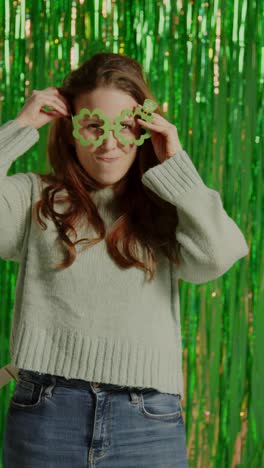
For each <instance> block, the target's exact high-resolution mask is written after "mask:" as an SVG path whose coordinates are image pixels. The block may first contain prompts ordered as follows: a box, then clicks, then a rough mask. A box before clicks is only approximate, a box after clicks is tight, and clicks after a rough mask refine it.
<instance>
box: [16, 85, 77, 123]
mask: <svg viewBox="0 0 264 468" xmlns="http://www.w3.org/2000/svg"><path fill="white" fill-rule="evenodd" d="M43 106H48V107H51V108H53V109H54V110H53V111H46V110H44V109H42V107H43ZM69 115H70V111H69V105H68V103H67V100H66V98H65V97H64V96H62V95H61V94H60V92H59V91H58V89H57V88H56V87H55V86H51V87H49V88H46V89H43V90H40V91H38V90H36V89H34V90H33V92H32V94H31V95H30V96H29V98H28V99H27V101H26V103H25V105H24V107H22V109H21V111H20V113H19V114H18V115H17V117H16V118H15V120H18V121H19V122H20V123H21V125H22V126H24V127H26V126H28V125H30V126H31V127H35V128H36V129H38V128H40V127H43V125H45V124H47V123H49V122H51V121H52V120H53V119H57V118H59V117H68V116H69Z"/></svg>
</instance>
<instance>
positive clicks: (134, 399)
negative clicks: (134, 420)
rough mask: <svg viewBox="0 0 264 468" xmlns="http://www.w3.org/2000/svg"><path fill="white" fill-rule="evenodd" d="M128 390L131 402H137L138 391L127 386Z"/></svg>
mask: <svg viewBox="0 0 264 468" xmlns="http://www.w3.org/2000/svg"><path fill="white" fill-rule="evenodd" d="M128 392H129V396H130V400H131V401H132V403H133V404H137V403H138V401H139V398H140V396H139V395H138V393H137V392H136V390H134V389H133V388H131V387H129V388H128Z"/></svg>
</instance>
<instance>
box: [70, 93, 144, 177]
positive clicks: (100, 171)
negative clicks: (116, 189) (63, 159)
mask: <svg viewBox="0 0 264 468" xmlns="http://www.w3.org/2000/svg"><path fill="white" fill-rule="evenodd" d="M137 104H138V103H137V101H135V99H134V98H132V97H131V96H130V95H129V94H126V93H125V92H123V91H120V90H117V89H113V88H97V89H96V90H94V91H92V92H89V93H85V94H82V95H80V96H79V97H78V98H76V99H75V115H77V114H79V112H80V111H81V109H82V108H87V109H89V110H90V111H91V110H93V109H95V108H97V107H99V108H100V109H101V110H102V111H103V113H104V114H105V115H106V116H107V117H108V118H109V119H110V122H111V124H113V123H114V120H115V118H116V117H118V116H119V115H120V114H121V112H122V111H123V110H124V109H131V110H132V111H134V110H135V108H136V106H137ZM74 143H75V148H76V153H77V157H78V160H79V161H80V163H81V165H82V167H83V168H84V169H85V171H87V172H88V174H89V175H90V176H91V177H93V178H94V179H95V180H96V181H97V182H100V183H101V184H103V185H105V186H113V185H114V184H116V183H117V182H118V181H120V180H121V179H122V178H123V177H124V176H125V175H126V174H127V172H128V170H129V168H130V167H131V166H132V164H133V162H134V160H135V158H136V155H137V149H138V147H137V145H135V144H134V143H132V144H128V145H123V144H122V143H121V142H120V141H119V140H117V139H116V138H115V136H114V134H113V131H112V130H111V131H110V132H109V135H108V138H107V139H105V140H103V142H102V144H101V145H100V146H94V145H87V146H84V145H82V144H81V142H80V140H78V139H76V138H74ZM98 157H105V158H116V157H118V158H119V159H116V160H115V161H113V162H110V163H109V162H105V161H103V160H100V159H97V158H98Z"/></svg>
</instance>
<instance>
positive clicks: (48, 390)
mask: <svg viewBox="0 0 264 468" xmlns="http://www.w3.org/2000/svg"><path fill="white" fill-rule="evenodd" d="M56 383H57V379H56V375H51V382H50V383H49V385H48V386H47V387H46V388H45V391H44V393H45V395H46V396H47V397H48V398H50V397H52V392H53V389H54V388H55V387H56Z"/></svg>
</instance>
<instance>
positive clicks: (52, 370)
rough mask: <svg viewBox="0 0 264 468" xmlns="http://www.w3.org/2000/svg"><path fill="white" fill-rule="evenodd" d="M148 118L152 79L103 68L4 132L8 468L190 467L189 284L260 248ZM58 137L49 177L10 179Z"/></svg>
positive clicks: (0, 136) (127, 64)
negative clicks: (44, 142)
mask: <svg viewBox="0 0 264 468" xmlns="http://www.w3.org/2000/svg"><path fill="white" fill-rule="evenodd" d="M147 100H150V101H147ZM149 102H152V104H153V102H154V104H155V99H154V97H153V95H152V94H151V92H150V90H149V87H148V83H147V79H146V78H145V77H144V73H143V71H142V68H141V66H140V64H138V63H137V62H136V61H135V60H134V59H132V58H130V57H127V56H124V55H119V54H114V53H99V54H96V55H94V56H93V57H92V58H91V59H90V60H88V61H87V62H85V63H84V64H83V65H82V66H81V67H80V68H78V69H77V70H75V71H73V72H71V73H70V74H69V75H68V76H67V77H66V78H65V79H64V81H63V84H62V86H61V87H60V88H55V87H50V88H47V89H44V90H40V91H33V93H32V95H31V96H30V97H29V99H28V101H27V102H26V104H25V106H24V107H23V109H22V110H21V112H20V113H19V115H18V116H17V118H16V119H15V120H11V121H9V122H7V123H5V124H4V125H3V126H2V127H1V129H0V148H1V152H0V169H1V171H2V175H1V190H0V200H1V201H0V220H1V241H0V256H1V257H2V258H4V259H7V260H12V261H17V262H19V263H20V272H19V276H18V282H17V290H16V301H15V308H14V316H13V324H12V332H11V354H12V364H13V365H14V366H16V367H17V368H18V369H19V374H18V383H17V385H16V388H15V391H14V394H13V396H12V398H11V401H10V405H9V408H8V414H7V420H6V428H5V433H4V443H3V464H4V468H7V467H8V468H13V467H17V466H19V467H36V466H38V468H41V467H44V466H49V467H63V468H67V467H71V468H72V467H73V466H78V467H82V466H83V467H85V466H91V467H94V466H100V467H101V468H112V467H113V468H118V467H120V468H121V467H122V468H124V467H126V468H129V467H133V468H134V467H135V466H137V467H144V468H146V467H151V468H155V467H161V466H164V467H166V468H170V467H171V468H172V467H173V468H176V467H179V468H183V467H186V466H188V464H187V456H186V438H185V428H184V421H183V415H182V406H181V400H182V398H183V377H182V367H181V352H182V350H181V328H180V310H179V293H178V280H179V279H183V280H185V281H189V282H191V283H195V284H199V283H205V282H207V281H210V280H213V279H215V278H217V277H219V276H221V275H223V274H224V273H225V272H226V271H227V270H228V269H229V268H230V267H231V266H232V265H233V264H234V263H235V262H236V261H237V260H239V259H240V258H242V257H244V256H245V255H247V254H248V246H247V243H246V241H245V239H244V236H243V234H242V232H241V231H240V229H239V228H238V226H237V225H236V224H235V222H234V221H233V220H232V219H231V218H230V217H229V216H228V215H227V213H226V211H225V210H224V208H223V206H222V201H221V198H220V195H219V193H218V192H216V191H215V190H213V189H211V188H208V187H207V186H206V185H205V184H204V182H203V180H202V179H201V177H200V175H199V174H198V172H197V170H196V168H195V167H194V165H193V163H192V161H191V159H190V158H189V156H188V155H187V153H186V152H185V151H184V150H183V149H182V146H181V144H180V141H179V138H178V134H177V128H176V127H175V126H174V125H173V124H171V123H170V122H168V121H167V120H166V118H165V117H164V116H163V114H162V111H161V108H160V107H159V106H157V108H156V111H155V112H152V113H151V112H150V113H149V112H148V111H149V109H148V108H147V107H146V103H149ZM44 106H49V107H52V108H53V111H47V110H44V109H43V107H44ZM139 117H140V118H139ZM46 123H51V126H50V132H49V139H48V157H49V162H50V165H51V171H50V173H49V174H46V175H43V174H37V173H35V172H29V173H26V174H25V173H20V174H15V175H12V176H7V175H6V172H7V170H8V168H9V167H10V165H11V163H12V161H14V160H15V159H16V158H17V157H18V156H20V155H22V154H23V153H25V151H26V150H28V149H29V148H30V147H31V146H32V145H33V144H34V143H35V142H36V141H37V140H38V138H39V133H38V131H37V129H38V128H40V127H42V126H43V125H45V124H46ZM139 141H141V144H138V143H139ZM81 244H82V248H81V249H79V245H80V246H81ZM146 273H149V278H148V279H147V278H146V277H145V276H146ZM50 442H51V443H50Z"/></svg>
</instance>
